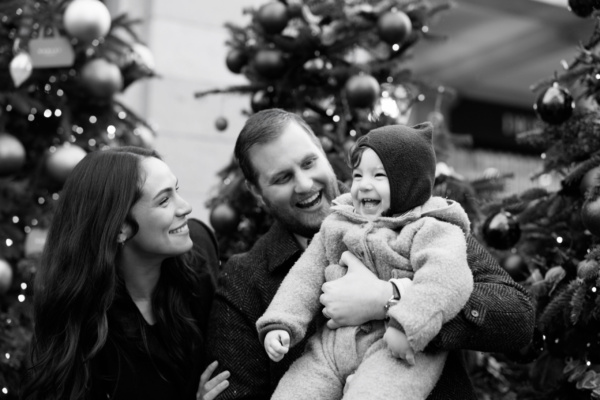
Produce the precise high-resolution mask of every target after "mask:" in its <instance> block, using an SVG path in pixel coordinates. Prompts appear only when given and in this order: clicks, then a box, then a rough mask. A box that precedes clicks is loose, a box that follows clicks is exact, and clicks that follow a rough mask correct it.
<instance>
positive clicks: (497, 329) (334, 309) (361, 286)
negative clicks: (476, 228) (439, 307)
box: [320, 235, 535, 352]
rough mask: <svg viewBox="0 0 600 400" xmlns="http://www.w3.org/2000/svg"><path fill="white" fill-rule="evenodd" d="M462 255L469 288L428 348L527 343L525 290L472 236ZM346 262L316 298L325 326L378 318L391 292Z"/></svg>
mask: <svg viewBox="0 0 600 400" xmlns="http://www.w3.org/2000/svg"><path fill="white" fill-rule="evenodd" d="M467 259H468V263H469V267H470V268H471V270H472V271H473V280H474V287H473V292H472V294H471V296H470V297H469V301H468V302H467V305H466V306H465V307H464V308H463V310H462V311H461V312H460V313H459V314H458V315H457V316H456V317H455V318H454V319H452V320H451V321H449V322H448V323H446V324H445V325H444V326H443V327H442V330H441V332H440V334H439V335H438V336H437V337H436V338H435V339H434V340H433V341H432V342H431V343H430V345H429V347H428V348H430V349H431V348H441V349H445V350H452V349H470V350H478V351H486V352H512V351H517V350H518V349H520V348H522V347H523V346H525V345H527V344H528V343H529V341H530V340H531V337H532V334H533V327H534V323H535V314H534V309H533V305H532V303H531V299H530V297H529V295H528V294H527V292H526V291H525V289H523V287H521V285H519V284H517V283H516V282H514V281H513V280H512V279H511V278H510V276H508V274H507V273H506V272H505V271H504V270H502V268H501V267H500V266H499V265H498V263H497V261H496V260H495V259H494V258H493V257H492V256H491V255H490V254H489V253H488V252H487V251H486V250H485V249H484V248H483V247H482V246H481V245H480V244H479V243H478V242H477V240H475V238H473V237H472V236H471V235H469V236H468V238H467ZM346 264H347V265H348V266H350V264H352V268H349V269H348V273H347V274H346V275H345V276H344V277H342V278H340V279H337V280H335V281H331V282H327V283H325V284H324V285H323V288H322V290H323V294H322V295H321V298H320V300H321V303H322V304H323V306H325V308H326V309H327V315H329V316H330V317H331V320H330V321H329V322H328V325H329V327H330V328H336V327H339V326H348V325H360V324H363V323H365V322H367V321H370V320H376V319H383V318H384V316H385V315H384V312H383V306H384V304H385V302H386V301H387V299H389V298H390V296H391V295H392V293H393V291H392V286H391V283H389V282H385V281H381V280H379V279H377V277H376V276H375V275H374V274H373V273H371V272H370V271H369V270H368V269H367V268H366V267H365V266H364V265H362V263H361V262H360V260H359V259H357V258H356V257H351V258H348V260H347V262H346Z"/></svg>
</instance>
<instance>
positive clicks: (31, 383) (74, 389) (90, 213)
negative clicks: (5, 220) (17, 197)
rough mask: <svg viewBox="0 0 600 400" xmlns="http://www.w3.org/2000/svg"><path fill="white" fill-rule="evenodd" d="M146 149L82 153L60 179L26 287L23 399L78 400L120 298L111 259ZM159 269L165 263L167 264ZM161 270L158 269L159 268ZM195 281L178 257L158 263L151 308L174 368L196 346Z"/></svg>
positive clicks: (139, 183) (136, 193) (137, 190)
mask: <svg viewBox="0 0 600 400" xmlns="http://www.w3.org/2000/svg"><path fill="white" fill-rule="evenodd" d="M147 157H156V158H159V157H158V155H157V154H156V153H155V152H154V151H151V150H146V149H143V148H137V147H123V148H119V149H111V150H106V151H97V152H94V153H90V154H88V155H87V156H86V157H85V158H84V159H83V160H82V161H81V162H79V164H78V165H77V166H76V167H75V168H74V169H73V171H72V172H71V174H70V176H69V178H68V179H67V181H66V183H65V186H64V189H63V191H62V193H61V198H60V200H59V204H58V207H57V210H56V212H55V215H54V219H53V221H52V224H51V226H50V229H49V232H48V238H47V242H46V245H45V248H44V254H43V257H42V263H41V266H40V268H39V270H38V272H37V275H36V278H35V283H34V298H33V303H34V321H35V328H34V337H33V342H32V352H31V358H32V366H31V368H30V370H29V373H28V377H27V381H26V385H25V388H24V391H23V398H24V399H61V400H62V399H70V400H74V399H85V398H86V397H87V393H86V390H87V388H88V387H89V382H90V371H91V370H90V360H91V359H92V358H94V356H95V355H96V354H98V352H99V351H100V350H101V349H102V347H103V346H104V345H105V343H106V341H107V336H108V328H109V318H108V315H107V313H108V311H109V308H110V306H111V304H112V303H113V301H114V300H115V298H116V297H117V296H122V295H126V292H125V290H126V289H125V285H124V283H123V281H122V279H121V277H120V276H119V275H118V272H117V267H116V265H115V260H116V258H117V254H118V252H119V245H118V243H117V236H118V234H119V231H120V229H121V227H122V225H123V223H124V222H126V221H127V222H129V223H130V224H131V225H132V226H133V227H134V232H137V227H138V225H137V223H136V222H135V221H134V220H133V219H132V218H131V215H130V211H131V208H132V206H133V205H134V204H135V203H136V202H137V201H138V200H139V198H140V196H141V189H142V187H143V183H144V179H145V177H144V176H142V174H141V173H140V163H141V161H142V160H143V159H144V158H147ZM166 264H171V265H168V267H167V265H166ZM165 267H166V268H165ZM198 287H199V285H198V277H197V275H196V274H195V272H194V270H193V269H192V268H190V267H189V266H187V265H186V264H185V262H183V258H182V257H180V256H179V257H173V258H170V259H167V260H165V262H164V263H163V268H162V269H161V277H160V279H159V282H158V285H157V287H156V289H155V292H154V294H153V299H152V305H153V308H154V311H155V316H156V323H157V324H158V326H159V328H161V327H168V329H161V332H164V333H165V334H167V335H169V336H168V337H167V338H166V339H167V340H165V344H166V345H167V346H169V347H170V348H169V349H168V351H169V354H170V355H171V356H172V357H173V360H174V361H175V362H177V363H178V364H179V365H181V364H182V362H183V360H184V359H185V358H186V355H187V356H188V357H189V354H190V353H189V352H190V351H192V350H193V349H194V346H197V345H198V343H200V339H201V334H200V331H199V329H198V326H197V324H196V321H195V320H194V318H193V315H192V313H191V311H190V306H189V304H190V300H191V298H192V297H195V296H197V295H198V294H197V293H195V290H197V289H196V288H198Z"/></svg>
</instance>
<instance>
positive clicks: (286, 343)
mask: <svg viewBox="0 0 600 400" xmlns="http://www.w3.org/2000/svg"><path fill="white" fill-rule="evenodd" d="M264 345H265V351H266V352H267V354H268V355H269V358H270V359H271V360H273V361H275V362H279V361H281V360H282V359H283V356H285V355H286V354H287V352H288V351H289V350H290V334H289V333H287V332H286V331H284V330H281V329H276V330H273V331H270V332H269V333H267V334H266V335H265V343H264Z"/></svg>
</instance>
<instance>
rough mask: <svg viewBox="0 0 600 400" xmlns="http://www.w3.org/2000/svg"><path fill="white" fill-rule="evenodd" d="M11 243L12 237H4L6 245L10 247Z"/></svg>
mask: <svg viewBox="0 0 600 400" xmlns="http://www.w3.org/2000/svg"><path fill="white" fill-rule="evenodd" d="M12 245H13V241H12V239H6V247H10V246H12Z"/></svg>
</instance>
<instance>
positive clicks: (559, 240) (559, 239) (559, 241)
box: [556, 236, 563, 244]
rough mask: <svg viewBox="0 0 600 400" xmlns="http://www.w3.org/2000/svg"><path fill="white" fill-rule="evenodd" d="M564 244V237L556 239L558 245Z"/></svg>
mask: <svg viewBox="0 0 600 400" xmlns="http://www.w3.org/2000/svg"><path fill="white" fill-rule="evenodd" d="M562 242H563V238H562V237H560V236H558V237H557V238H556V243H558V244H561V243H562Z"/></svg>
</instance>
